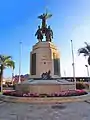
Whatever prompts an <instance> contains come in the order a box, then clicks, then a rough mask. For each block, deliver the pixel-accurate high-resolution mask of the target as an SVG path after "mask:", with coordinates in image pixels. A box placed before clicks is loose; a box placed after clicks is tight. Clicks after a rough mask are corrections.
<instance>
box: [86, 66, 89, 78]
mask: <svg viewBox="0 0 90 120" xmlns="http://www.w3.org/2000/svg"><path fill="white" fill-rule="evenodd" d="M85 67H86V68H87V76H88V77H89V69H88V65H85Z"/></svg>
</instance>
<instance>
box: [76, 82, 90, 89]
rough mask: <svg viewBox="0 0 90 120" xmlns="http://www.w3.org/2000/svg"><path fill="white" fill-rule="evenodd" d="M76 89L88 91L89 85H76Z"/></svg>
mask: <svg viewBox="0 0 90 120" xmlns="http://www.w3.org/2000/svg"><path fill="white" fill-rule="evenodd" d="M76 88H77V89H89V84H87V83H76Z"/></svg>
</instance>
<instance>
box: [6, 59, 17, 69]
mask: <svg viewBox="0 0 90 120" xmlns="http://www.w3.org/2000/svg"><path fill="white" fill-rule="evenodd" d="M5 66H6V67H10V68H12V69H15V62H14V61H12V60H7V61H5Z"/></svg>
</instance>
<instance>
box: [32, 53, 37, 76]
mask: <svg viewBox="0 0 90 120" xmlns="http://www.w3.org/2000/svg"><path fill="white" fill-rule="evenodd" d="M31 75H36V53H33V54H32V56H31Z"/></svg>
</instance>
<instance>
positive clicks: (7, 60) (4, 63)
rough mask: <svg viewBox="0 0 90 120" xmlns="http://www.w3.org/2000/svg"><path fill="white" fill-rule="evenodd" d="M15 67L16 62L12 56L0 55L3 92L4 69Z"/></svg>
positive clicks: (0, 76) (0, 85) (0, 77)
mask: <svg viewBox="0 0 90 120" xmlns="http://www.w3.org/2000/svg"><path fill="white" fill-rule="evenodd" d="M9 67H10V68H12V69H14V68H15V62H14V61H13V60H12V57H11V56H6V55H0V87H1V90H0V91H1V92H2V82H3V71H4V69H5V68H9Z"/></svg>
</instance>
